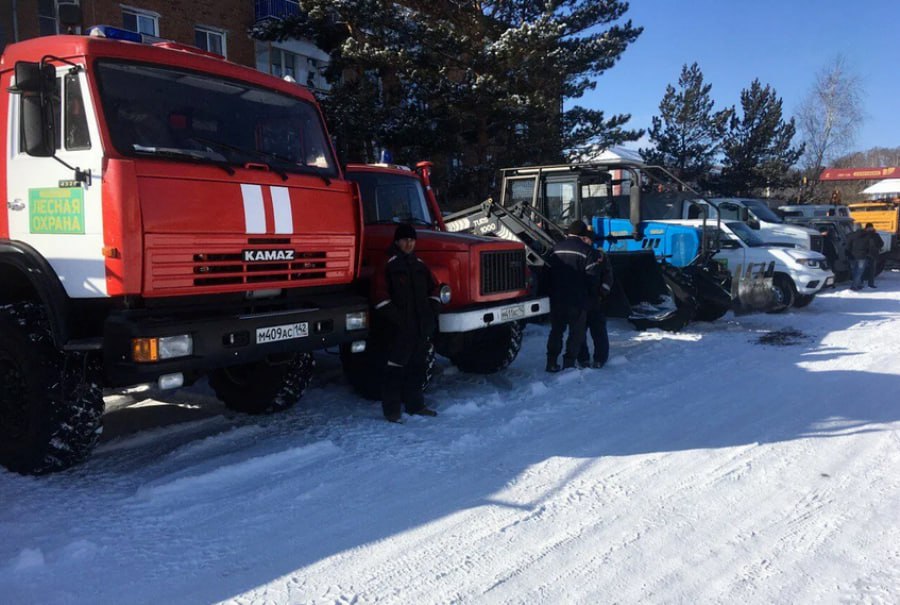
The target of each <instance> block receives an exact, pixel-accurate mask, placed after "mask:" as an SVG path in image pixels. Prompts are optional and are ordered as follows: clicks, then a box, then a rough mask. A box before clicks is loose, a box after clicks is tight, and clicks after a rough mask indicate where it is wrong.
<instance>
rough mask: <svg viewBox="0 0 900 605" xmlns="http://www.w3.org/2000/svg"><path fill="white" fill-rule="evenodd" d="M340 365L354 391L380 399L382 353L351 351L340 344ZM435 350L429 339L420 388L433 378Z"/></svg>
mask: <svg viewBox="0 0 900 605" xmlns="http://www.w3.org/2000/svg"><path fill="white" fill-rule="evenodd" d="M341 366H342V367H343V368H344V375H345V376H347V381H348V382H349V383H350V386H352V387H353V390H354V391H356V393H357V394H358V395H359V396H360V397H362V398H364V399H368V400H370V401H381V386H382V381H383V380H384V353H383V352H379V351H376V350H374V349H366V350H365V352H363V353H351V352H350V345H349V344H347V345H341ZM434 368H435V352H434V343H433V342H431V341H430V340H429V341H428V344H427V346H426V348H425V380H424V381H423V383H422V390H423V391H424V390H425V389H427V388H428V385H430V384H431V379H432V378H434Z"/></svg>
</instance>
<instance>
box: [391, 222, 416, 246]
mask: <svg viewBox="0 0 900 605" xmlns="http://www.w3.org/2000/svg"><path fill="white" fill-rule="evenodd" d="M402 239H411V240H415V239H416V228H415V227H413V226H412V225H410V224H408V223H403V224H402V225H398V226H397V230H396V231H394V241H395V242H397V241H400V240H402Z"/></svg>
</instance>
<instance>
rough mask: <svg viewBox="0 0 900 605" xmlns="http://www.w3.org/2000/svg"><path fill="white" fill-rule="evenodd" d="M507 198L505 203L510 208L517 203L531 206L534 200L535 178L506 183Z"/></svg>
mask: <svg viewBox="0 0 900 605" xmlns="http://www.w3.org/2000/svg"><path fill="white" fill-rule="evenodd" d="M505 198H506V199H505V203H506V205H508V206H511V205H512V204H515V203H517V202H525V203H526V204H530V203H531V202H532V200H533V199H534V177H530V178H526V179H510V180H508V181H506V196H505Z"/></svg>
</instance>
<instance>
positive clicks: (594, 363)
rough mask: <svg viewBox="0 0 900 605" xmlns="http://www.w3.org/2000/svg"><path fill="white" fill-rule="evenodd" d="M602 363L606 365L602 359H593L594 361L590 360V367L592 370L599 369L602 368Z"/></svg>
mask: <svg viewBox="0 0 900 605" xmlns="http://www.w3.org/2000/svg"><path fill="white" fill-rule="evenodd" d="M604 365H606V364H604V363H603V362H602V361H598V360H596V359H595V360H594V361H592V362H591V369H593V370H599V369H600V368H602V367H603V366H604Z"/></svg>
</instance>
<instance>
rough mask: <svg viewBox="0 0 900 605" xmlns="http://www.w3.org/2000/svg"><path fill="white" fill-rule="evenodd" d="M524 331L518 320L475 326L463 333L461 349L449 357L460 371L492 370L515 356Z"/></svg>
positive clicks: (497, 368)
mask: <svg viewBox="0 0 900 605" xmlns="http://www.w3.org/2000/svg"><path fill="white" fill-rule="evenodd" d="M524 333H525V325H524V323H523V322H521V321H513V322H510V323H505V324H500V325H499V326H491V327H489V328H482V329H481V330H476V331H474V332H471V333H469V334H466V336H465V341H464V342H465V344H464V346H463V350H462V351H461V352H460V353H458V354H456V355H454V356H453V357H451V358H450V361H452V362H453V365H455V366H456V367H458V368H459V369H460V370H462V371H463V372H471V373H473V374H493V373H494V372H498V371H500V370H502V369H504V368H505V367H507V366H508V365H509V364H511V363H512V362H513V361H514V360H515V359H516V356H517V355H518V354H519V349H521V348H522V336H523V335H524Z"/></svg>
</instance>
